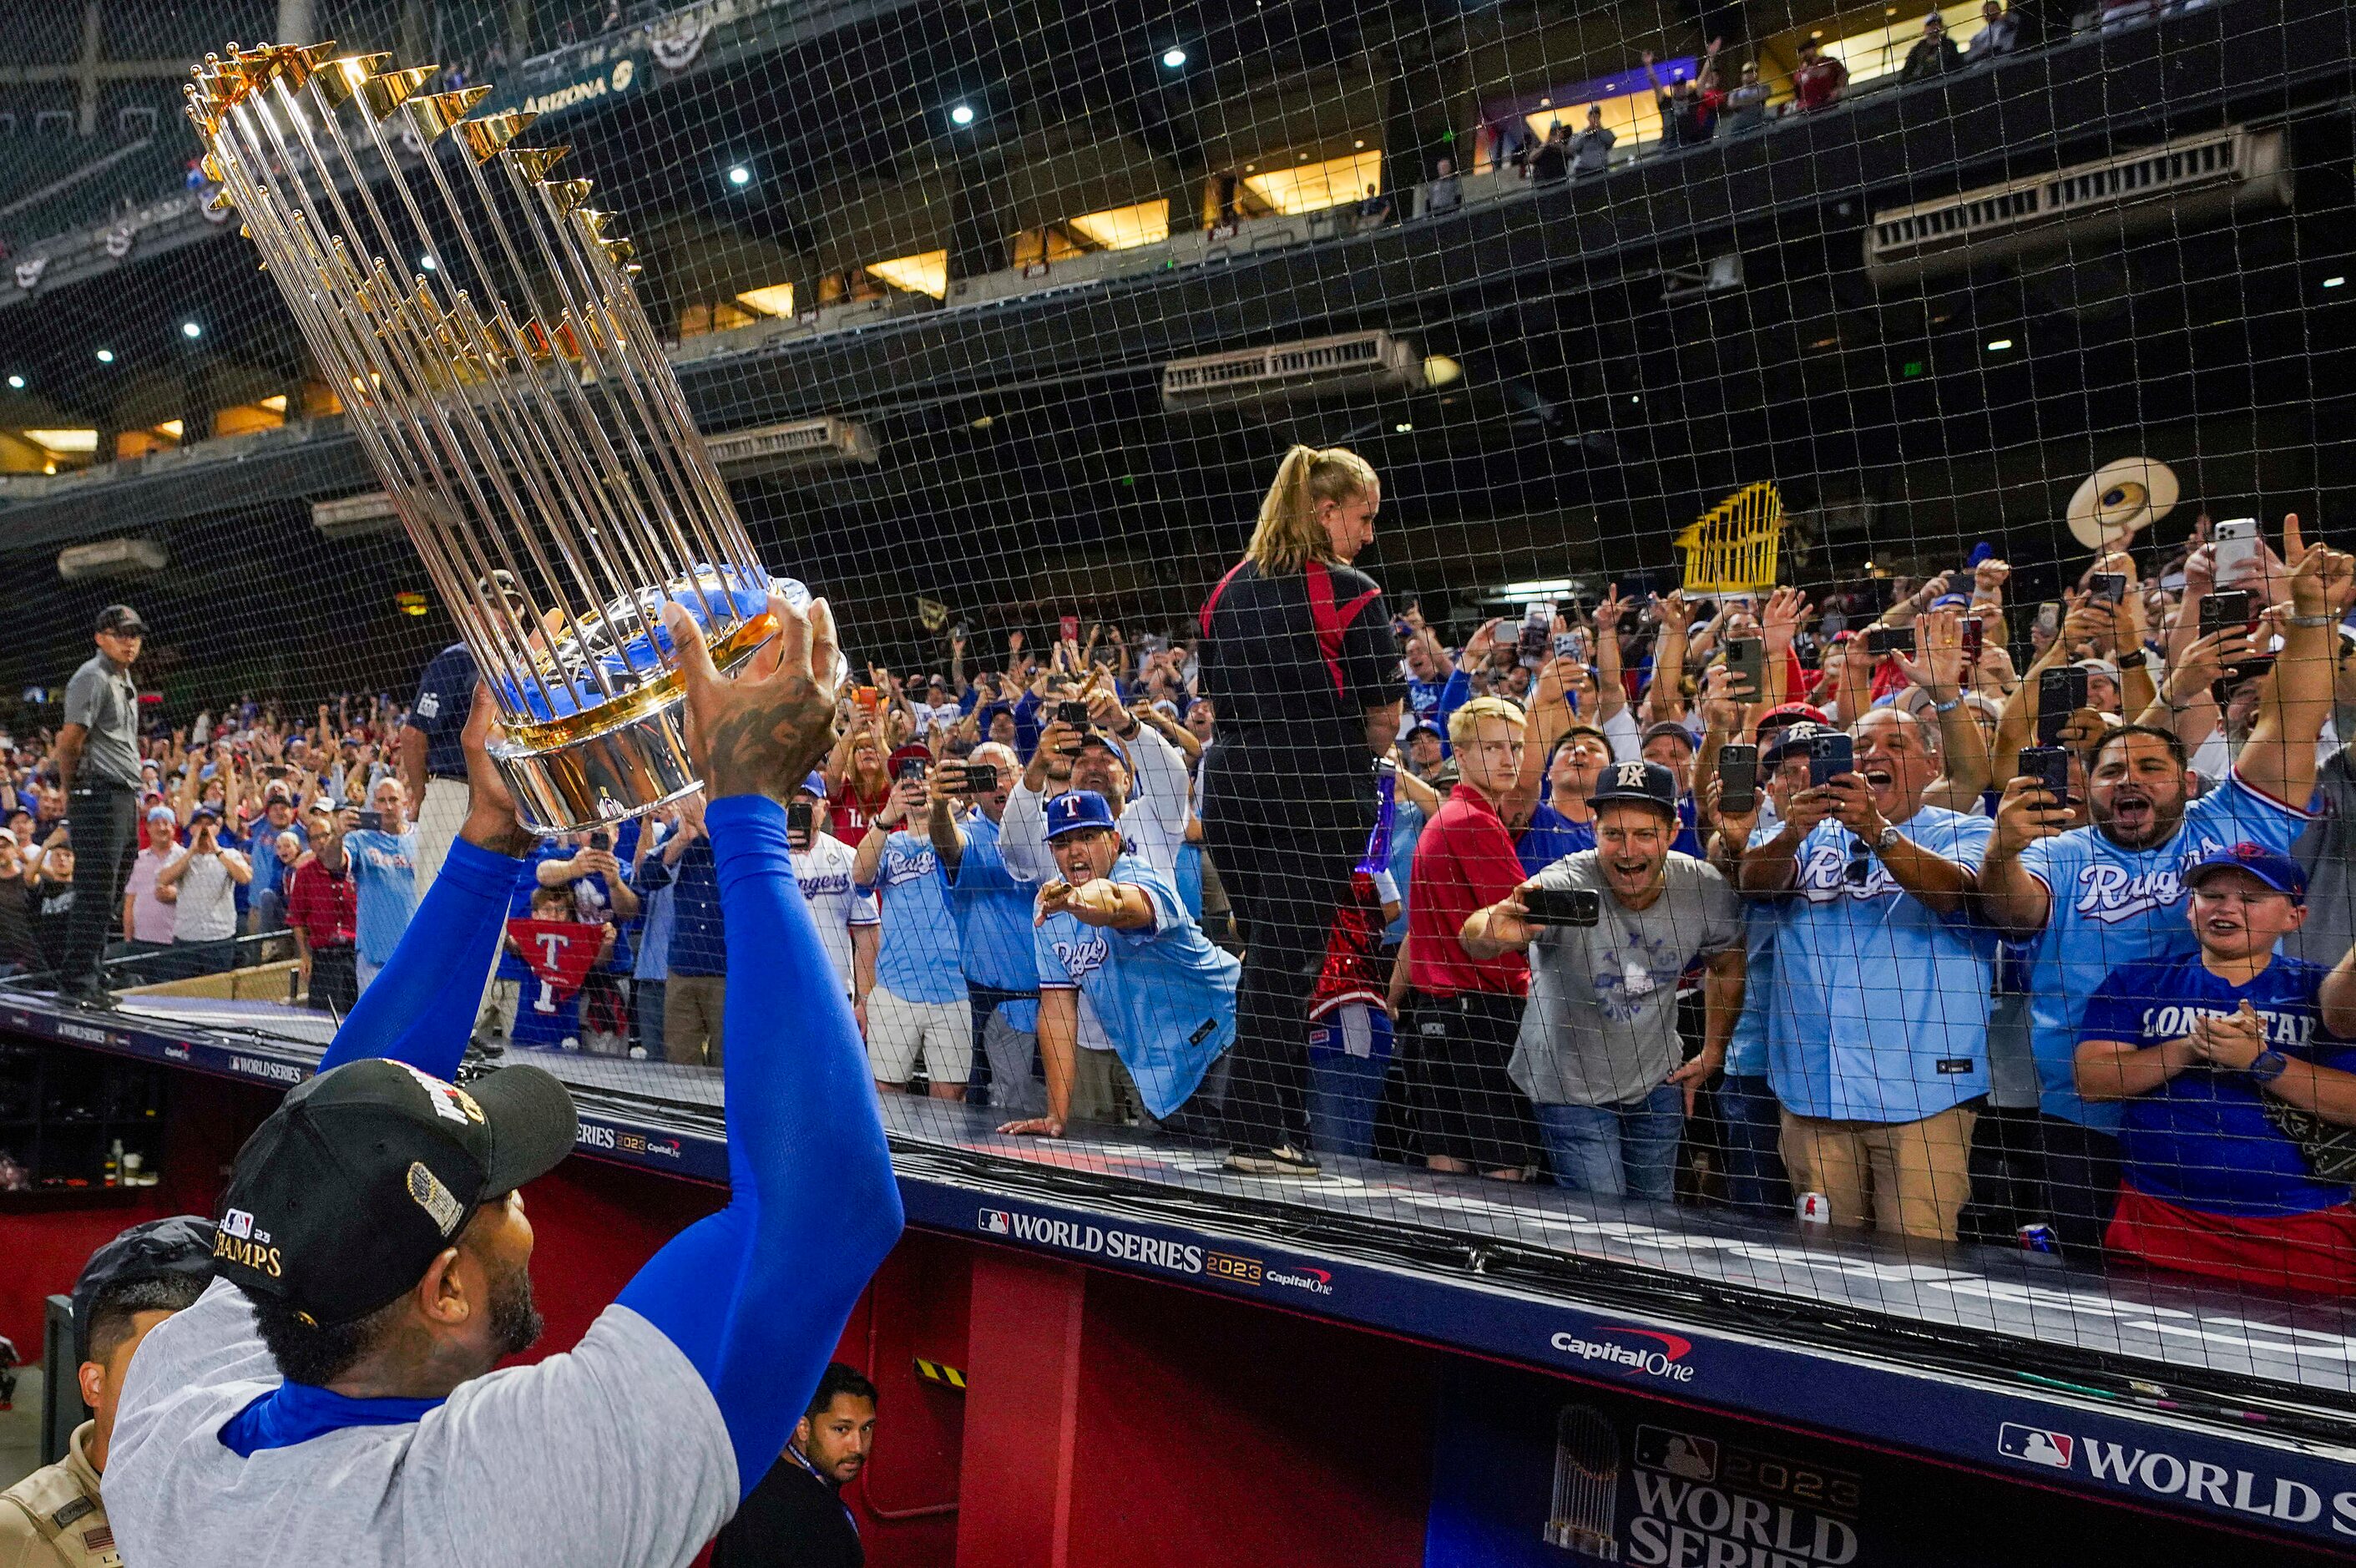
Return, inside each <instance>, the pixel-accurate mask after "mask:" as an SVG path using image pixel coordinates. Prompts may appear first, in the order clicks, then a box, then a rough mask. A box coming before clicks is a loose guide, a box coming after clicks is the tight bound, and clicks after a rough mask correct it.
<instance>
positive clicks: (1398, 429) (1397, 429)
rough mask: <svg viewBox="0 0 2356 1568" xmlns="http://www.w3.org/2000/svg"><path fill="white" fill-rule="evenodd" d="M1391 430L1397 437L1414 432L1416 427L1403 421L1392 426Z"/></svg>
mask: <svg viewBox="0 0 2356 1568" xmlns="http://www.w3.org/2000/svg"><path fill="white" fill-rule="evenodd" d="M1391 429H1392V431H1393V432H1394V433H1395V434H1397V435H1408V434H1409V433H1410V432H1412V431H1413V430H1414V429H1415V426H1414V425H1412V424H1408V422H1407V421H1406V420H1404V419H1402V420H1400V421H1399V422H1398V424H1394V425H1392V426H1391Z"/></svg>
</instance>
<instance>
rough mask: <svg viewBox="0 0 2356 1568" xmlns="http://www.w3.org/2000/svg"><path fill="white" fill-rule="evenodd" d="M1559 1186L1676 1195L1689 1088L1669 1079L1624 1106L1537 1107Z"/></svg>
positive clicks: (1613, 1193)
mask: <svg viewBox="0 0 2356 1568" xmlns="http://www.w3.org/2000/svg"><path fill="white" fill-rule="evenodd" d="M1531 1109H1532V1110H1534V1111H1535V1112H1537V1119H1538V1131H1539V1132H1540V1133H1543V1134H1544V1135H1545V1138H1546V1146H1547V1163H1548V1164H1549V1165H1553V1166H1554V1179H1555V1185H1556V1186H1558V1187H1569V1188H1570V1189H1571V1190H1572V1191H1574V1192H1591V1193H1593V1194H1595V1195H1596V1196H1597V1197H1643V1198H1649V1199H1651V1200H1652V1201H1654V1202H1655V1203H1667V1202H1670V1201H1671V1200H1673V1199H1674V1198H1675V1197H1676V1175H1677V1139H1678V1137H1679V1136H1680V1135H1681V1134H1682V1133H1684V1131H1685V1125H1686V1091H1685V1090H1683V1089H1680V1088H1678V1087H1677V1086H1676V1084H1673V1083H1665V1084H1663V1085H1661V1087H1660V1088H1658V1089H1656V1090H1653V1092H1652V1093H1650V1094H1648V1095H1646V1096H1644V1098H1643V1099H1642V1100H1631V1101H1625V1102H1624V1103H1622V1104H1619V1105H1537V1106H1533V1107H1531Z"/></svg>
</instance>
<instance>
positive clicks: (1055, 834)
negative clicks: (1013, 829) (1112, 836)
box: [1047, 789, 1120, 843]
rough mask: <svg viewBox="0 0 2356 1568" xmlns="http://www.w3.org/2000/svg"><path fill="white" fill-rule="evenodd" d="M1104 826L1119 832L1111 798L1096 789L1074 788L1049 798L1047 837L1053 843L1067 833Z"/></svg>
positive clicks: (1111, 830)
mask: <svg viewBox="0 0 2356 1568" xmlns="http://www.w3.org/2000/svg"><path fill="white" fill-rule="evenodd" d="M1091 828H1102V829H1104V830H1105V831H1106V832H1119V831H1120V828H1119V824H1118V823H1117V822H1115V821H1114V819H1113V814H1112V805H1111V802H1109V801H1108V800H1106V799H1105V798H1104V797H1103V796H1102V795H1099V794H1098V793H1097V792H1096V791H1095V790H1093V789H1072V790H1067V791H1066V792H1065V793H1064V794H1061V795H1058V796H1056V797H1055V799H1054V800H1050V801H1048V802H1047V838H1048V841H1049V842H1050V843H1053V842H1054V841H1055V840H1056V839H1059V838H1062V837H1063V836H1064V835H1065V834H1066V833H1077V832H1087V831H1088V830H1089V829H1091Z"/></svg>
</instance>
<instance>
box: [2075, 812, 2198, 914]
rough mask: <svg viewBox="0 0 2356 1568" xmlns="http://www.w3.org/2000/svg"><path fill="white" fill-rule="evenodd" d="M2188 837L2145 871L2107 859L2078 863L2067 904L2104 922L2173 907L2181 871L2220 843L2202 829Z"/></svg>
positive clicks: (2180, 896) (2181, 894) (2179, 894)
mask: <svg viewBox="0 0 2356 1568" xmlns="http://www.w3.org/2000/svg"><path fill="white" fill-rule="evenodd" d="M2188 838H2190V842H2189V843H2186V844H2185V846H2184V848H2183V850H2182V852H2181V853H2180V854H2178V855H2177V857H2176V859H2175V861H2174V862H2173V863H2172V864H2169V865H2155V866H2153V867H2152V868H2151V869H2149V870H2148V871H2140V872H2138V871H2133V870H2130V869H2129V868H2128V867H2127V866H2125V865H2120V864H2118V863H2117V862H2116V861H2108V860H2098V861H2095V862H2094V864H2093V865H2083V866H2080V867H2079V868H2078V896H2077V897H2075V898H2074V899H2072V901H2071V908H2072V909H2073V910H2074V911H2075V912H2076V913H2078V914H2080V915H2083V916H2084V917H2085V918H2088V919H2090V920H2098V921H2100V922H2102V923H2103V924H2104V925H2106V926H2107V925H2116V924H2117V923H2118V922H2119V921H2121V920H2132V919H2134V918H2136V916H2137V915H2147V914H2149V913H2150V912H2151V911H2153V910H2154V909H2172V908H2175V907H2176V906H2177V905H2179V904H2180V903H2182V902H2183V901H2184V873H2185V871H2186V870H2187V869H2188V868H2189V867H2190V866H2191V865H2193V864H2194V863H2195V862H2197V861H2199V860H2200V859H2201V857H2202V856H2203V855H2206V854H2208V853H2209V852H2210V851H2211V850H2212V849H2219V848H2222V847H2223V846H2222V844H2221V843H2220V842H2219V841H2218V840H2216V839H2213V838H2211V837H2210V836H2208V835H2207V834H2205V833H2203V834H2201V835H2199V836H2198V837H2192V836H2191V835H2188Z"/></svg>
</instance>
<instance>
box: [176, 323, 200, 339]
mask: <svg viewBox="0 0 2356 1568" xmlns="http://www.w3.org/2000/svg"><path fill="white" fill-rule="evenodd" d="M204 335H205V329H204V328H201V327H199V326H198V325H197V324H196V323H195V322H193V321H183V322H181V323H180V336H181V337H183V338H187V339H188V340H189V341H191V342H194V341H195V340H196V339H197V338H201V337H203V336H204Z"/></svg>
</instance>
